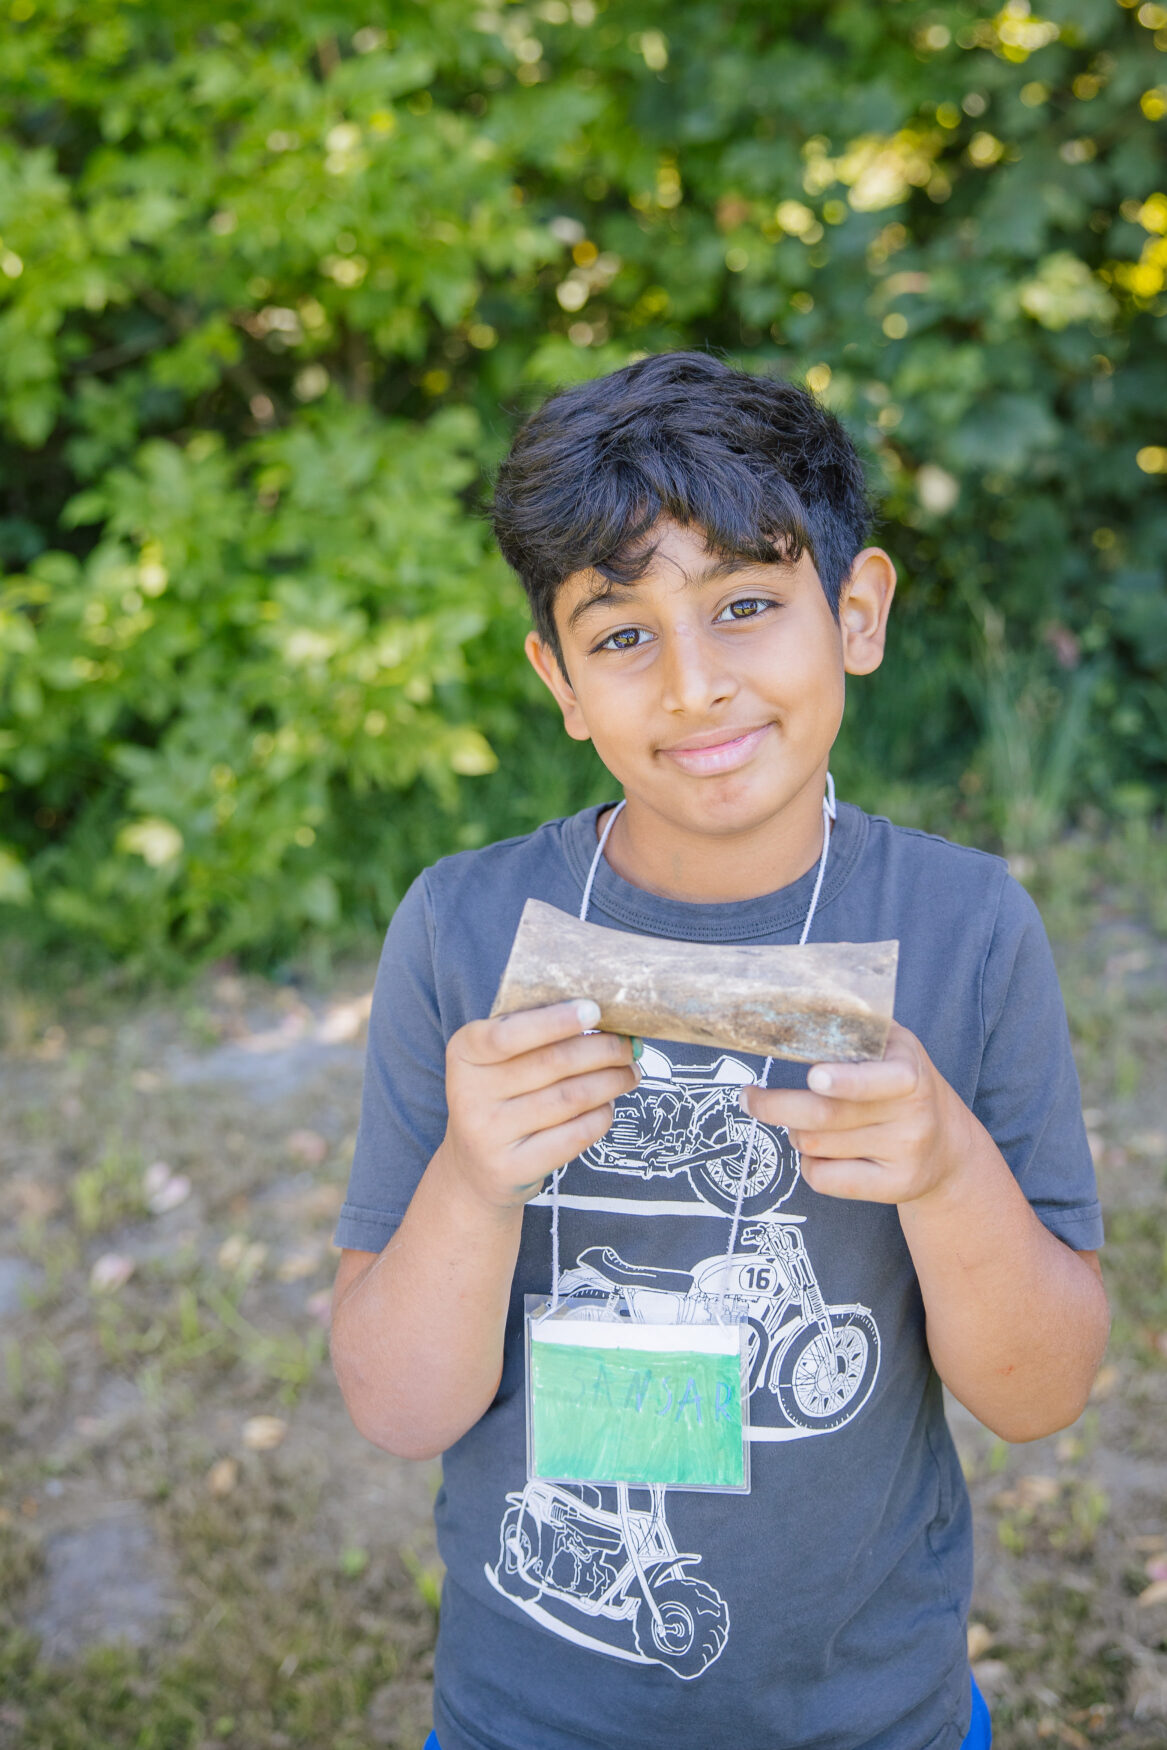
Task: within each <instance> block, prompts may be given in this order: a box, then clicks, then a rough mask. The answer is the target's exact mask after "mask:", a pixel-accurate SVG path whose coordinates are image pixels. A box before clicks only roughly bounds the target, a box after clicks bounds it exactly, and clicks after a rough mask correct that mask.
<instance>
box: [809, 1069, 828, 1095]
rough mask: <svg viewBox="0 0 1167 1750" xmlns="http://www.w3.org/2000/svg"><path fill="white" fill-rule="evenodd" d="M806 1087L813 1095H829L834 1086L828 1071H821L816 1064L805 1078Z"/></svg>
mask: <svg viewBox="0 0 1167 1750" xmlns="http://www.w3.org/2000/svg"><path fill="white" fill-rule="evenodd" d="M806 1085H807V1087H808V1088H810V1089H811V1091H812V1092H813V1093H816V1094H829V1093H830V1091H831V1088H832V1086H833V1085H834V1084H833V1082H832V1079H831V1072H830V1070H829V1069H823V1068H822V1066H821V1065H819V1064H816V1065H815V1067H814V1069H812V1070H811V1072H810V1074H809V1075H808V1076H807V1078H806Z"/></svg>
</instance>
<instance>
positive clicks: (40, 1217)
mask: <svg viewBox="0 0 1167 1750" xmlns="http://www.w3.org/2000/svg"><path fill="white" fill-rule="evenodd" d="M12 1194H13V1196H14V1197H15V1199H16V1202H17V1205H18V1206H19V1208H20V1211H21V1214H22V1215H27V1216H29V1217H31V1219H32V1220H33V1221H44V1220H45V1219H46V1218H47V1217H48V1216H50V1215H55V1214H56V1213H57V1210H58V1209H60V1207H61V1204H62V1203H63V1202H64V1198H63V1196H62V1195H61V1192H60V1191H58V1190H57V1189H56V1188H55V1186H52V1185H46V1184H45V1182H44V1180H43V1179H26V1178H23V1177H18V1178H15V1179H13V1181H12Z"/></svg>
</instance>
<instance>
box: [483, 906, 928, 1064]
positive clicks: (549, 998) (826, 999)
mask: <svg viewBox="0 0 1167 1750" xmlns="http://www.w3.org/2000/svg"><path fill="white" fill-rule="evenodd" d="M898 956H899V943H898V942H813V943H808V944H807V945H806V946H805V947H789V948H751V947H737V946H732V945H726V946H723V945H720V944H719V945H717V946H712V945H711V946H706V945H705V944H704V943H700V942H677V941H671V940H668V939H665V938H661V937H658V936H638V935H630V934H626V933H625V932H624V931H622V930H607V929H604V928H603V927H602V926H601V925H599V924H587V923H580V921H579V919H578V918H573V917H572V916H571V915H570V914H569V913H567V912H563V911H559V910H558V908H557V907H555V906H553V905H546V904H545V903H544V902H543V901H542V900H539V899H529V900H528V901H527V903H526V905H525V906H524V907H523V915H522V918H521V919H520V920H519V928H518V931H517V932H516V935H515V939H514V943H513V945H512V947H511V952H510V958H509V959H508V961H507V964H506V969H505V971H504V972H503V975H502V982H501V984H500V985H499V987H498V995H497V996H496V997H495V999H494V1007H493V1008H492V1009H491V1011H490V1012H491V1014H492V1015H508V1014H512V1013H513V1012H514V1011H515V1010H517V1009H537V1008H542V1007H543V1006H544V1005H545V1004H547V1003H559V1002H564V1001H566V1000H568V999H570V998H573V997H591V998H592V999H593V1001H595V1002H597V1003H598V1004H599V1006H600V1026H601V1027H602V1028H603V1029H604V1030H605V1031H607V1032H611V1033H633V1034H637V1035H639V1036H640V1037H641V1038H642V1039H672V1040H679V1041H681V1042H683V1043H688V1044H692V1045H715V1046H730V1047H733V1048H736V1049H737V1050H739V1051H749V1052H754V1053H756V1054H757V1055H759V1056H761V1057H786V1058H792V1059H793V1060H794V1061H795V1062H799V1063H830V1062H857V1061H858V1060H860V1059H863V1058H872V1057H882V1056H883V1049H884V1046H885V1044H886V1043H887V1031H888V1026H889V1024H890V1022H891V1015H892V1004H893V1002H894V1000H895V979H896V962H897V959H898Z"/></svg>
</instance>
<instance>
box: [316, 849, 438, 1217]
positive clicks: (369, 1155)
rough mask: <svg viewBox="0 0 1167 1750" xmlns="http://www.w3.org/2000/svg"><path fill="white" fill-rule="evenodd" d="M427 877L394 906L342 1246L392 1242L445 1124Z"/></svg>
mask: <svg viewBox="0 0 1167 1750" xmlns="http://www.w3.org/2000/svg"><path fill="white" fill-rule="evenodd" d="M433 945H434V925H433V913H432V908H431V905H430V898H429V891H428V887H427V884H426V877H425V875H424V874H423V875H420V876H419V877H418V879H417V880H416V881H415V882H414V884H413V886H412V887H411V888H410V889H409V892H408V893H407V894H406V896H405V898H404V899H403V900H402V902H401V904H400V905H399V906H398V908H397V911H396V912H395V913H394V916H393V921H392V923H391V924H390V926H389V933H388V935H387V936H386V938H385V946H384V949H383V951H382V954H381V963H380V966H379V967H378V969H377V981H376V984H375V986H374V989H373V1006H372V1010H371V1013H370V1015H369V1043H368V1049H367V1052H366V1056H365V1082H364V1091H363V1093H362V1095H361V1120H360V1126H359V1129H358V1131H357V1144H356V1150H355V1153H354V1155H353V1165H352V1172H351V1174H350V1176H349V1185H348V1195H347V1197H346V1199H345V1203H344V1206H343V1208H342V1209H341V1212H340V1216H339V1219H338V1221H337V1227H336V1233H335V1236H334V1238H335V1240H336V1244H337V1245H338V1246H345V1247H352V1248H354V1249H355V1250H357V1251H364V1252H379V1251H381V1250H382V1248H383V1247H384V1246H386V1245H387V1244H388V1242H389V1241H390V1240H391V1239H392V1237H393V1235H394V1233H395V1232H396V1230H397V1228H398V1226H399V1225H400V1223H401V1219H402V1217H403V1216H404V1214H405V1211H406V1209H407V1208H408V1206H409V1202H410V1199H411V1198H412V1196H413V1193H414V1191H415V1190H416V1189H417V1185H418V1181H419V1180H420V1178H421V1176H422V1174H423V1173H424V1172H425V1169H426V1167H427V1166H428V1165H429V1162H430V1160H431V1159H432V1157H433V1154H434V1151H435V1150H436V1148H437V1147H438V1144H439V1143H440V1142H441V1140H442V1137H443V1136H444V1134H445V1130H446V1038H445V1032H444V1030H443V1027H442V1022H441V1015H440V1012H439V1004H438V995H437V988H436V982H435V977H434V953H433Z"/></svg>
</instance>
